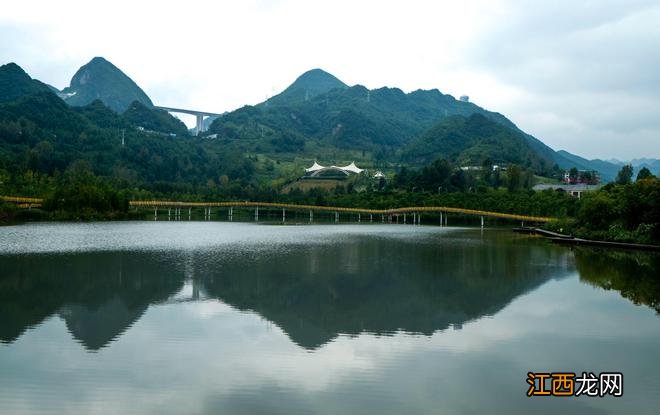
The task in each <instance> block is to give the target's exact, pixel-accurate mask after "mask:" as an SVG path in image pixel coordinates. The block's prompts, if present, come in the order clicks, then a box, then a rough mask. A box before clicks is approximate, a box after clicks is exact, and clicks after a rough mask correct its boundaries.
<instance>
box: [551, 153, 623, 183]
mask: <svg viewBox="0 0 660 415" xmlns="http://www.w3.org/2000/svg"><path fill="white" fill-rule="evenodd" d="M557 154H558V156H559V162H558V164H559V167H561V168H564V169H570V168H572V167H575V168H577V169H578V170H596V171H597V172H598V173H599V174H600V178H601V180H602V181H605V182H609V181H612V180H614V178H615V177H616V175H617V173H618V172H619V170H620V169H621V166H620V165H616V164H613V163H611V162H609V161H604V160H599V159H594V160H587V159H585V158H583V157H580V156H576V155H575V154H571V153H569V152H568V151H564V150H559V151H557Z"/></svg>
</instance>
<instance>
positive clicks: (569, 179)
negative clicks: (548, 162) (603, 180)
mask: <svg viewBox="0 0 660 415" xmlns="http://www.w3.org/2000/svg"><path fill="white" fill-rule="evenodd" d="M564 183H566V184H590V185H596V184H598V183H600V177H599V176H598V172H597V171H596V170H577V169H571V170H566V171H565V172H564Z"/></svg>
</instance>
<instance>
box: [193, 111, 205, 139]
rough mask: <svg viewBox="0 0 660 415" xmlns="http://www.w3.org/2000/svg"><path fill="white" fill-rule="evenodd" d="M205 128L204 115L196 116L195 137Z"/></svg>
mask: <svg viewBox="0 0 660 415" xmlns="http://www.w3.org/2000/svg"><path fill="white" fill-rule="evenodd" d="M203 128H204V114H197V115H195V135H199V133H201V132H202V131H203Z"/></svg>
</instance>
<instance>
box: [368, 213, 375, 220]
mask: <svg viewBox="0 0 660 415" xmlns="http://www.w3.org/2000/svg"><path fill="white" fill-rule="evenodd" d="M373 221H374V216H373V215H372V214H371V213H370V214H369V222H373Z"/></svg>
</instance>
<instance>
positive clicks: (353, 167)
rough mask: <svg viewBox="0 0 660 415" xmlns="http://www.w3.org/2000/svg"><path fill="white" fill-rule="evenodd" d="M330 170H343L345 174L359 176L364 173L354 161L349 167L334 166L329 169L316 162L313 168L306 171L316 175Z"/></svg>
mask: <svg viewBox="0 0 660 415" xmlns="http://www.w3.org/2000/svg"><path fill="white" fill-rule="evenodd" d="M329 169H330V170H341V171H343V172H345V173H357V174H359V173H362V172H363V171H364V169H361V168H359V167H358V166H356V165H355V162H354V161H353V162H351V164H349V165H347V166H334V165H333V166H329V167H326V166H322V165H320V164H318V163H317V162H316V161H314V164H312V167H308V168H306V169H305V171H306V172H307V173H315V172H318V171H321V170H329Z"/></svg>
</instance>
